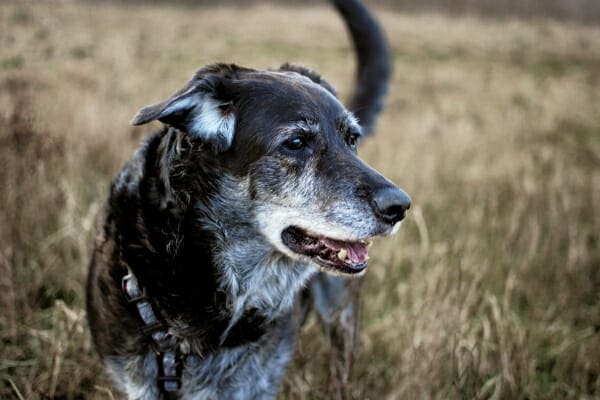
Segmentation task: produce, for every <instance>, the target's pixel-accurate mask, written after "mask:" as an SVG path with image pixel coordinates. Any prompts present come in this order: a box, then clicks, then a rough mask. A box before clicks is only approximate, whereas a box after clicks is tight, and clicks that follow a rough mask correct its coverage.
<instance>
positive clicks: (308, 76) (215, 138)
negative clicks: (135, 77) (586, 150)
mask: <svg viewBox="0 0 600 400" xmlns="http://www.w3.org/2000/svg"><path fill="white" fill-rule="evenodd" d="M152 120H160V121H162V122H164V123H165V124H168V125H171V126H173V127H175V128H177V129H179V130H181V131H182V132H185V133H187V135H189V136H190V137H192V138H196V139H197V140H200V141H202V142H203V143H204V144H205V145H206V146H204V147H203V148H204V150H203V151H207V152H211V153H212V155H213V157H214V162H215V163H216V164H218V165H219V167H220V168H221V169H222V170H223V173H224V174H229V175H231V176H234V177H236V179H238V180H239V182H244V193H245V194H244V196H245V197H246V200H247V202H248V204H252V216H253V217H252V218H253V221H252V224H253V226H255V227H256V228H257V229H258V231H259V232H260V233H261V234H262V235H263V236H264V237H265V238H266V239H267V240H268V242H269V243H270V244H271V245H272V246H273V247H274V248H275V249H276V250H277V251H279V252H281V253H283V254H285V255H287V256H288V257H291V258H292V259H296V260H301V261H308V262H311V263H314V264H316V265H318V266H320V267H321V268H322V269H324V270H327V271H329V272H333V273H343V274H358V273H360V272H362V271H364V269H365V267H366V265H367V259H368V246H369V244H370V241H371V238H372V237H374V236H378V235H386V234H389V233H392V232H395V230H396V229H397V228H398V227H399V224H400V222H401V220H402V219H403V218H404V214H405V212H406V210H407V209H408V208H409V207H410V198H409V197H408V195H407V194H406V193H404V192H403V191H402V190H400V189H398V188H397V187H396V186H395V185H394V184H393V183H391V182H390V181H389V180H387V179H386V178H384V177H383V176H382V175H381V174H379V173H378V172H377V171H375V170H374V169H372V168H371V167H369V166H368V165H366V164H365V163H364V162H362V161H361V160H360V159H359V158H358V156H357V153H356V146H357V142H358V141H359V140H360V138H361V127H360V125H359V121H357V120H356V118H354V116H353V115H352V113H350V112H349V111H348V110H346V109H345V108H344V106H343V105H342V104H341V103H340V102H339V101H338V99H337V98H336V95H335V92H334V90H333V88H332V87H331V86H330V85H329V84H328V83H327V82H325V81H323V80H322V79H321V78H320V77H319V76H318V75H316V74H315V73H313V72H311V71H309V70H307V69H305V68H302V67H295V66H290V65H284V66H283V67H281V68H280V69H279V70H272V71H256V70H252V69H246V68H241V67H237V66H235V65H225V64H217V65H213V66H209V67H206V68H203V69H201V70H200V71H198V72H197V73H196V75H195V76H194V77H193V78H192V80H191V81H190V82H188V84H187V85H185V86H184V87H183V88H182V89H181V90H180V91H178V92H177V93H175V94H174V95H173V96H171V97H170V98H168V99H167V100H165V101H164V102H161V103H158V104H155V105H152V106H149V107H146V108H144V109H142V110H141V111H140V112H139V113H138V114H137V115H136V117H135V118H134V119H133V121H132V123H133V124H134V125H139V124H143V123H146V122H150V121H152Z"/></svg>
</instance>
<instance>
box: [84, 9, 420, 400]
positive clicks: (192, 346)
mask: <svg viewBox="0 0 600 400" xmlns="http://www.w3.org/2000/svg"><path fill="white" fill-rule="evenodd" d="M333 3H334V5H335V6H336V8H337V9H338V11H339V12H340V14H341V15H342V16H343V18H344V20H345V22H346V24H347V26H348V28H349V31H350V33H351V36H352V38H353V41H354V45H355V48H356V51H357V58H358V73H357V83H356V88H355V91H354V94H353V96H352V97H351V99H350V101H349V107H348V108H345V107H344V106H343V105H342V103H340V101H339V100H338V99H337V97H336V93H335V90H334V89H333V88H332V86H331V85H330V84H328V83H327V82H326V81H325V80H323V79H322V78H321V77H320V76H319V75H318V74H316V73H315V72H313V71H311V70H309V69H307V68H304V67H299V66H294V65H289V64H284V65H283V66H282V67H280V68H278V69H273V70H265V71H258V70H254V69H250V68H243V67H239V66H236V65H230V64H214V65H210V66H207V67H204V68H202V69H200V70H199V71H198V72H196V74H195V75H194V76H193V78H192V79H191V80H190V81H189V82H188V83H187V84H186V85H185V86H184V87H183V88H182V89H181V90H179V91H177V92H176V93H175V94H173V95H172V96H171V97H169V98H168V99H166V100H165V101H162V102H160V103H157V104H154V105H151V106H148V107H146V108H143V109H142V110H141V111H139V113H138V114H137V115H136V116H135V118H134V119H133V121H132V123H133V124H134V125H140V124H145V123H148V122H150V121H154V120H159V121H161V122H162V123H163V124H164V127H163V128H162V129H161V130H160V131H159V132H157V133H154V134H152V135H151V136H149V137H148V138H147V139H146V140H145V142H144V143H143V145H142V146H141V147H140V148H139V149H138V150H137V152H136V153H135V155H134V156H133V157H132V159H131V160H130V161H128V162H127V163H126V165H125V166H124V168H123V169H122V170H121V171H120V172H119V173H118V174H117V175H116V177H115V178H114V180H113V182H112V186H111V191H110V195H109V198H108V201H107V204H106V207H105V208H104V210H103V212H102V214H101V216H100V223H99V229H98V234H97V237H96V240H95V246H94V252H93V258H92V261H91V268H90V273H89V279H88V299H87V306H88V319H89V325H90V330H91V333H92V337H93V340H94V343H95V346H96V349H97V350H98V352H99V353H100V355H101V357H102V359H103V361H104V363H105V364H106V366H107V369H108V370H109V372H110V374H111V376H112V378H113V379H114V381H115V383H116V384H117V386H118V388H119V389H120V390H122V391H123V392H124V393H125V394H126V395H127V397H128V398H131V399H157V398H165V399H171V398H184V399H216V398H223V399H246V398H248V399H255V398H273V397H275V396H276V394H277V391H278V388H279V386H280V382H281V379H282V377H283V375H284V372H285V369H286V366H287V364H288V362H289V360H290V358H291V356H292V353H293V350H294V345H295V341H296V338H297V334H298V331H299V329H300V326H301V323H302V321H303V319H304V317H305V315H306V312H307V307H308V305H309V304H310V303H311V302H310V298H311V297H312V298H313V299H316V305H317V311H318V312H321V313H322V314H323V313H327V312H328V311H327V310H328V309H332V308H333V309H335V308H336V307H338V306H339V307H345V305H344V304H341V305H340V301H339V300H340V298H341V297H344V296H346V297H347V296H348V295H352V293H350V294H348V293H347V292H345V291H347V290H348V289H347V282H346V281H345V280H344V278H343V277H347V276H360V275H361V274H363V273H364V271H365V269H366V267H367V260H368V247H369V243H370V241H371V239H372V238H373V237H375V236H380V235H387V234H390V233H393V232H394V231H395V230H396V229H397V228H398V227H399V225H400V222H401V220H402V219H403V218H404V215H405V212H406V210H407V209H408V208H409V206H410V198H409V197H408V195H406V194H405V193H404V192H403V191H402V190H400V189H399V188H397V187H396V186H395V185H394V184H393V183H391V182H390V181H389V180H387V179H386V178H384V177H383V176H382V175H381V174H379V173H378V172H377V171H375V170H374V169H372V168H371V167H369V166H368V165H366V164H365V163H364V162H363V161H361V160H360V159H359V158H358V157H357V154H356V146H357V142H358V141H359V140H360V138H361V137H362V136H363V135H365V134H366V133H368V132H369V131H370V130H371V128H372V127H373V124H374V121H375V118H376V116H377V114H378V112H379V110H380V109H381V103H382V99H383V95H384V94H385V91H386V87H387V83H388V78H389V74H390V61H389V52H388V49H387V46H386V42H385V39H384V37H383V34H382V32H381V30H380V28H379V26H378V25H377V23H376V21H375V20H374V19H373V17H372V16H371V15H370V14H369V12H368V11H367V10H366V9H365V8H364V6H363V5H362V4H360V2H359V1H357V0H334V1H333ZM339 276H342V277H341V278H340V277H339ZM307 287H308V289H306V290H305V288H307ZM323 310H325V311H323Z"/></svg>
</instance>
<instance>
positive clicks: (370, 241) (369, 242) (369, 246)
mask: <svg viewBox="0 0 600 400" xmlns="http://www.w3.org/2000/svg"><path fill="white" fill-rule="evenodd" d="M371 246H373V239H371V240H369V241H368V242H367V248H368V249H370V248H371Z"/></svg>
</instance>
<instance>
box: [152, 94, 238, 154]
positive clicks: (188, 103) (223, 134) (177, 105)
mask: <svg viewBox="0 0 600 400" xmlns="http://www.w3.org/2000/svg"><path fill="white" fill-rule="evenodd" d="M224 105H227V103H222V102H220V101H218V100H216V99H214V98H213V97H212V96H211V95H210V94H208V93H206V94H199V93H197V94H194V95H191V96H185V97H182V98H179V99H175V100H174V101H173V102H171V104H169V105H168V106H167V107H166V108H165V109H164V110H162V111H161V112H160V114H159V115H158V117H157V119H161V118H165V117H167V116H169V115H172V114H176V113H178V112H180V111H182V110H189V111H188V114H187V118H186V121H185V123H184V125H185V127H186V129H187V133H188V134H190V135H191V136H195V137H199V138H202V139H204V140H206V141H207V142H209V143H212V144H213V145H215V146H216V147H217V148H218V149H226V148H228V147H230V146H231V143H232V142H233V134H234V132H235V114H234V113H233V112H228V113H226V112H223V110H222V106H224Z"/></svg>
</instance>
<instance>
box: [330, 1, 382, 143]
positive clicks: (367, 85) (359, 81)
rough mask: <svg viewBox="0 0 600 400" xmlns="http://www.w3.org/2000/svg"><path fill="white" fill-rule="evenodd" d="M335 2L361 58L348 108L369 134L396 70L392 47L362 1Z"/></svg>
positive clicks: (359, 58) (357, 55)
mask: <svg viewBox="0 0 600 400" xmlns="http://www.w3.org/2000/svg"><path fill="white" fill-rule="evenodd" d="M332 2H333V4H334V5H335V7H336V8H337V10H338V11H339V13H340V14H341V15H342V16H343V17H344V21H345V22H346V26H347V27H348V30H349V31H350V35H351V36H352V41H353V43H354V49H355V50H356V58H357V61H358V65H357V70H356V82H355V87H354V90H353V93H352V96H351V97H350V100H349V101H348V109H349V110H351V111H353V112H354V114H355V115H356V116H357V117H358V120H359V121H360V124H361V125H362V127H363V130H364V133H365V134H369V133H370V132H371V131H372V130H373V127H374V125H375V120H376V118H377V115H378V114H379V112H380V111H381V109H382V108H383V100H384V97H385V95H386V93H387V87H388V83H389V80H390V76H391V73H392V65H391V57H390V50H389V48H388V44H387V40H386V38H385V35H384V33H383V31H382V30H381V27H380V26H379V23H378V22H377V21H376V20H375V17H374V16H373V15H372V14H371V13H370V12H369V10H367V8H366V7H365V6H364V5H363V4H362V3H361V2H360V1H358V0H332Z"/></svg>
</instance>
